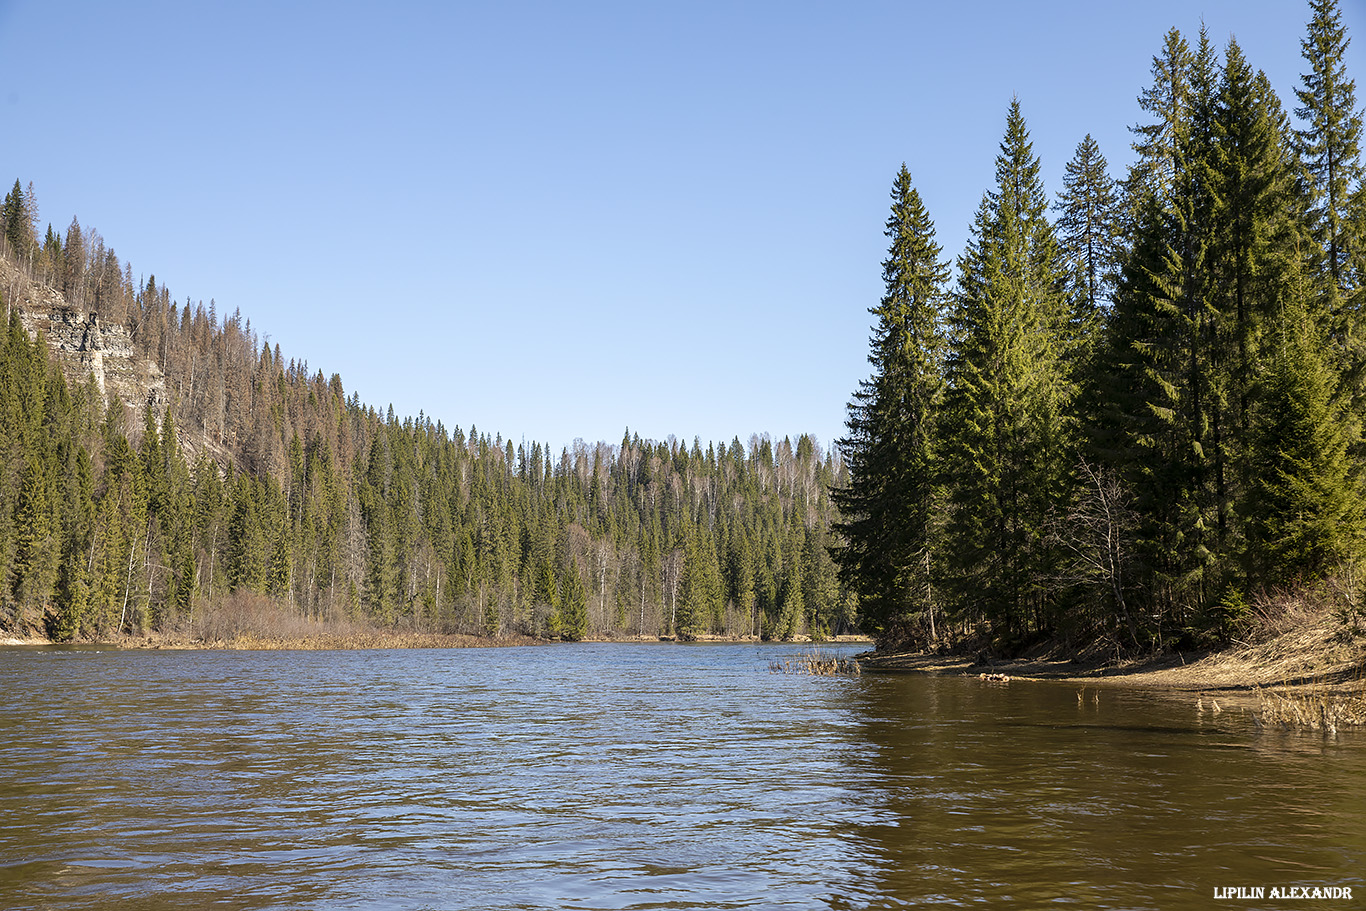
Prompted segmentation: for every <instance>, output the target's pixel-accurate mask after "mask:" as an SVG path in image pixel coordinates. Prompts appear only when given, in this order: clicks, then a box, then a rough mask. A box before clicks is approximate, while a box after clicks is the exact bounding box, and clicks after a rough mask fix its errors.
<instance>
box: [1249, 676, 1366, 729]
mask: <svg viewBox="0 0 1366 911" xmlns="http://www.w3.org/2000/svg"><path fill="white" fill-rule="evenodd" d="M1256 693H1257V701H1258V702H1259V703H1260V708H1259V709H1258V710H1257V711H1256V712H1254V713H1253V714H1252V718H1253V720H1254V721H1255V722H1256V723H1257V725H1258V726H1259V727H1268V726H1272V725H1277V726H1280V727H1288V728H1306V729H1308V730H1311V731H1323V732H1324V733H1326V734H1336V733H1337V732H1338V729H1339V728H1347V727H1360V726H1362V725H1366V686H1364V685H1363V682H1362V681H1360V680H1358V681H1357V682H1356V684H1355V686H1353V687H1350V688H1346V689H1328V688H1325V687H1317V686H1315V687H1309V688H1305V689H1298V690H1296V689H1290V690H1264V689H1262V688H1261V687H1258V688H1257V689H1256Z"/></svg>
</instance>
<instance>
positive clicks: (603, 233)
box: [0, 0, 1366, 450]
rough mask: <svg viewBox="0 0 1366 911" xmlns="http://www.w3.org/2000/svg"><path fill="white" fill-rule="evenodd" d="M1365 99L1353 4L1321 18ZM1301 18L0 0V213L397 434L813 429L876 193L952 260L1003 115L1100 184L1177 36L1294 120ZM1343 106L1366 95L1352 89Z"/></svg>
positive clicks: (1243, 7) (1241, 1) (865, 258)
mask: <svg viewBox="0 0 1366 911" xmlns="http://www.w3.org/2000/svg"><path fill="white" fill-rule="evenodd" d="M1344 13H1345V18H1346V22H1347V25H1348V28H1349V33H1350V34H1351V35H1353V36H1355V38H1356V41H1355V42H1354V43H1353V46H1352V49H1351V53H1350V56H1349V64H1348V65H1349V69H1350V72H1351V73H1352V75H1353V76H1355V77H1356V78H1357V79H1359V80H1362V79H1366V66H1363V54H1366V44H1363V42H1366V4H1364V3H1363V0H1345V2H1344ZM1308 17H1309V13H1308V6H1307V3H1303V2H1264V0H1236V2H1235V0H1230V2H1223V0H1220V2H1203V3H1201V2H1198V0H1197V2H1168V0H1160V2H1147V3H1095V2H1058V3H1021V2H1017V0H1012V2H992V3H957V4H955V3H911V2H887V3H843V4H835V3H802V2H763V3H759V2H753V3H730V2H726V3H710V2H690V3H641V2H623V3H616V4H609V3H591V2H583V3H518V2H507V3H486V4H471V3H414V2H404V0H397V2H391V3H388V4H384V5H383V6H382V7H381V5H380V4H371V3H365V4H361V3H349V2H328V3H321V2H318V3H263V2H255V0H246V2H233V3H181V2H165V3H152V2H140V0H128V2H120V3H89V2H83V0H78V2H68V3H51V2H40V0H0V48H3V60H4V63H3V66H0V104H3V112H4V113H3V117H4V121H3V122H4V125H5V129H4V131H3V139H0V182H3V183H4V184H5V186H9V185H10V184H12V182H13V180H14V178H16V177H18V178H20V179H21V180H22V181H23V182H24V183H28V182H29V181H32V182H33V183H34V186H35V189H36V191H37V197H38V203H39V206H40V214H41V219H42V222H43V226H44V227H45V226H46V223H48V222H51V223H52V224H53V225H54V226H55V227H56V228H58V229H60V230H65V228H66V226H67V225H68V224H70V222H71V219H72V217H73V216H78V217H79V218H80V221H81V224H82V225H83V226H85V227H94V228H96V229H97V230H99V232H100V233H101V234H102V235H103V237H104V239H105V243H106V244H107V245H108V246H110V247H112V248H113V249H114V250H115V251H116V252H117V253H118V254H119V256H120V257H121V258H122V259H123V260H124V261H126V262H131V263H132V266H133V271H134V275H135V277H142V276H145V275H147V274H148V273H155V274H156V277H157V279H158V281H159V282H164V283H166V284H167V285H169V287H170V289H171V292H172V294H173V295H174V296H175V297H176V299H177V300H178V301H179V302H181V303H183V302H184V301H185V300H186V298H190V299H192V300H194V301H200V300H202V301H204V302H205V303H206V304H207V303H208V301H209V300H210V299H211V298H213V299H215V300H216V302H217V307H218V313H219V314H220V315H224V314H228V313H231V312H232V311H233V310H234V309H236V308H240V309H241V311H242V314H243V315H244V316H246V317H248V318H250V320H251V324H252V327H253V329H255V330H257V331H258V332H259V333H261V334H262V335H268V336H269V337H270V339H271V341H272V342H276V343H279V344H280V345H281V347H282V349H283V351H284V353H285V356H286V357H296V358H300V359H305V360H307V361H308V363H309V367H310V369H312V370H315V371H316V370H318V369H321V370H322V371H323V372H324V373H325V374H327V375H329V376H330V375H331V374H332V373H340V374H341V375H342V378H343V380H344V382H345V383H346V387H347V389H348V391H357V392H359V394H360V396H361V399H362V400H363V401H365V402H367V403H370V404H373V405H375V406H377V407H379V408H385V407H387V406H388V405H389V404H392V405H393V406H394V408H395V410H396V411H397V412H398V413H399V414H400V415H416V414H417V413H418V411H419V410H422V411H425V412H426V414H428V415H429V416H431V417H432V418H434V419H439V420H442V421H444V422H445V423H446V425H447V426H448V427H449V426H454V425H460V426H461V427H463V428H464V429H465V430H467V431H468V430H469V428H470V425H471V424H475V425H477V426H478V428H479V429H480V430H481V431H487V432H489V433H490V434H492V433H493V432H495V431H496V432H499V433H501V434H503V435H504V436H505V437H510V438H512V439H514V440H522V439H526V440H527V441H528V442H529V441H531V440H540V441H543V442H549V443H550V444H551V445H552V446H553V447H554V448H555V449H556V450H558V449H559V447H560V446H562V445H566V444H568V443H570V442H571V441H572V440H573V439H574V438H576V437H581V438H583V439H585V440H588V441H590V442H591V441H594V440H598V439H605V440H607V441H609V442H616V441H618V440H620V438H621V434H622V431H623V429H625V428H626V427H628V426H629V427H630V429H631V430H632V431H633V432H637V433H639V434H641V435H642V436H644V437H647V438H652V439H663V438H664V437H666V436H668V435H669V434H675V435H677V436H678V437H680V438H683V439H685V440H691V439H692V438H693V437H694V436H700V437H701V438H702V440H703V441H704V444H705V442H706V441H710V440H722V441H727V440H730V439H731V438H732V437H735V436H738V437H740V439H741V440H742V441H744V440H748V438H749V436H750V434H751V433H756V432H758V433H770V434H772V435H774V436H775V437H777V438H781V437H783V436H787V435H792V436H793V437H794V438H795V436H796V435H797V434H800V433H803V432H810V433H814V434H815V435H816V436H817V437H818V438H819V439H820V441H821V443H822V444H823V445H826V446H828V445H829V444H830V441H831V440H832V439H833V438H835V437H836V436H838V435H839V434H840V433H841V432H842V430H843V421H844V416H845V411H844V408H845V403H846V402H847V401H848V399H849V396H850V393H851V392H852V391H853V390H854V388H855V387H856V386H857V384H858V382H859V380H860V379H861V378H864V377H865V376H866V375H867V371H868V365H867V362H866V355H867V342H868V332H869V328H870V318H869V316H868V313H867V308H868V307H870V306H872V305H874V304H875V303H876V301H877V299H878V297H879V295H880V293H881V275H880V266H879V263H880V262H881V260H882V258H883V255H884V253H885V250H886V238H884V236H883V234H882V231H883V223H884V221H885V220H886V215H887V208H888V203H889V198H888V193H889V191H890V189H891V184H892V178H893V176H894V174H895V172H896V170H897V168H898V167H899V166H900V164H901V163H902V162H903V161H904V162H906V163H907V165H908V166H909V167H910V169H911V173H912V176H913V178H914V181H915V184H916V186H917V188H918V189H919V190H920V192H921V194H922V196H923V197H924V199H925V202H926V205H927V206H928V207H929V210H930V213H931V216H932V217H933V218H934V220H935V223H936V226H937V229H938V235H939V239H940V241H941V243H942V244H943V246H944V248H945V252H946V254H947V255H949V256H953V257H956V256H957V255H958V253H960V252H961V250H962V247H963V244H964V242H965V240H966V238H967V229H968V225H969V223H970V221H971V218H972V215H973V212H974V211H975V209H976V207H977V204H978V202H979V201H980V199H981V196H982V193H983V192H984V191H985V190H986V189H988V188H989V186H990V184H991V181H992V179H993V158H994V156H995V154H996V152H997V144H998V143H999V141H1000V138H1001V134H1002V132H1003V129H1004V125H1005V115H1006V108H1007V106H1008V104H1009V102H1010V99H1011V97H1012V96H1018V97H1019V99H1020V102H1021V105H1022V110H1023V112H1024V115H1025V117H1026V120H1027V122H1028V124H1029V127H1030V130H1031V133H1032V136H1033V139H1034V144H1035V150H1036V152H1037V153H1038V154H1039V155H1040V157H1041V158H1042V160H1043V165H1044V176H1045V180H1046V182H1047V187H1048V190H1049V192H1050V193H1055V192H1056V191H1057V189H1058V188H1059V186H1060V182H1061V175H1062V171H1063V167H1064V165H1065V164H1066V161H1067V160H1068V158H1070V157H1071V155H1072V152H1073V150H1074V149H1075V148H1076V145H1077V143H1078V142H1079V141H1080V140H1081V138H1082V137H1083V136H1084V135H1085V134H1086V133H1087V132H1090V133H1092V134H1093V135H1094V136H1095V137H1096V139H1097V140H1098V141H1099V143H1100V145H1101V149H1102V151H1103V152H1104V154H1105V155H1106V156H1107V158H1108V159H1109V161H1110V164H1111V171H1112V173H1113V174H1115V175H1116V176H1120V175H1121V174H1122V172H1123V168H1124V166H1125V165H1126V164H1127V163H1128V162H1129V160H1130V157H1131V153H1130V149H1129V142H1130V138H1131V137H1130V133H1129V130H1128V127H1129V126H1131V125H1132V124H1134V123H1136V122H1138V121H1139V120H1140V112H1139V110H1138V107H1137V105H1136V103H1135V98H1136V96H1137V95H1138V93H1139V92H1140V91H1141V90H1142V89H1143V88H1144V87H1145V86H1146V85H1148V84H1149V81H1150V78H1149V77H1150V73H1149V71H1150V67H1151V63H1152V57H1153V55H1154V54H1155V53H1157V52H1158V51H1159V49H1160V48H1161V44H1162V38H1163V35H1164V34H1165V32H1166V30H1167V29H1168V28H1169V27H1171V26H1176V27H1178V28H1180V29H1181V30H1182V31H1183V32H1184V33H1186V34H1187V36H1188V37H1190V38H1192V39H1193V38H1194V36H1195V35H1196V34H1197V32H1198V30H1199V28H1200V23H1201V21H1202V18H1203V21H1204V22H1205V24H1206V25H1207V26H1208V28H1209V32H1210V34H1211V36H1212V38H1213V39H1214V41H1215V43H1216V45H1217V46H1219V47H1221V48H1222V47H1223V45H1224V44H1225V43H1226V41H1227V39H1228V37H1229V35H1230V34H1234V35H1236V36H1237V38H1238V41H1239V43H1240V44H1241V45H1242V47H1243V50H1244V52H1245V54H1246V56H1247V57H1248V59H1249V61H1250V62H1251V63H1252V65H1253V66H1254V67H1259V68H1261V69H1264V70H1265V71H1266V72H1267V75H1268V76H1269V77H1270V78H1271V80H1272V83H1273V84H1274V85H1275V87H1276V89H1277V91H1278V92H1279V93H1280V95H1281V98H1282V100H1283V102H1284V103H1285V105H1286V107H1287V108H1288V109H1293V107H1294V106H1295V103H1296V102H1295V99H1294V95H1293V90H1294V89H1295V88H1296V87H1297V86H1298V85H1299V75H1300V73H1301V72H1303V71H1304V69H1305V65H1304V62H1303V60H1302V58H1301V56H1300V46H1299V42H1300V39H1301V37H1302V36H1303V34H1304V26H1305V22H1306V21H1307V20H1308ZM1358 98H1359V99H1363V98H1366V83H1363V85H1362V86H1360V87H1359V94H1358Z"/></svg>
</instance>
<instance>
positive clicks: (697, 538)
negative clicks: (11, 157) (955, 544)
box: [0, 181, 853, 639]
mask: <svg viewBox="0 0 1366 911" xmlns="http://www.w3.org/2000/svg"><path fill="white" fill-rule="evenodd" d="M36 213H37V206H36V201H35V195H34V189H33V187H32V185H31V184H30V185H28V186H27V187H25V186H23V185H22V183H21V182H20V181H16V182H15V184H14V187H13V189H12V190H11V191H10V192H9V194H8V195H7V196H6V198H5V203H4V208H3V210H2V211H0V228H2V229H3V244H0V294H3V296H4V301H5V307H4V310H3V312H4V314H5V317H6V319H7V324H6V327H5V335H4V339H3V346H0V347H2V351H3V354H2V355H0V471H3V473H4V476H3V478H0V628H5V629H8V630H10V631H13V632H16V633H32V632H34V631H43V632H46V633H47V634H48V635H50V636H52V637H53V638H57V639H70V638H76V637H86V638H101V637H110V636H115V635H119V634H142V633H145V632H147V631H150V630H162V631H166V632H169V633H171V634H175V635H183V636H187V637H193V636H195V635H196V633H197V630H198V626H199V625H200V624H203V623H204V621H205V620H206V618H212V616H213V614H214V612H215V611H216V610H217V609H218V608H219V606H220V605H221V604H222V603H223V602H224V601H225V600H226V599H233V598H242V597H243V596H251V597H255V598H257V599H258V600H259V599H260V598H270V599H272V600H273V601H274V602H275V603H277V604H278V605H281V606H282V607H283V608H285V610H286V611H287V612H289V613H292V614H296V615H298V616H301V617H308V618H314V619H320V620H323V621H342V620H365V621H370V622H372V623H374V624H376V625H379V626H382V627H398V628H403V629H419V630H433V631H449V632H464V633H479V634H487V635H499V634H506V633H514V632H516V633H525V634H531V635H560V636H563V637H565V638H571V639H577V638H584V637H589V636H594V637H596V636H617V635H626V636H630V635H646V636H657V635H678V636H680V637H685V638H686V637H689V636H693V635H699V634H707V633H718V634H727V635H751V634H752V635H763V636H768V637H787V636H794V635H799V634H807V633H809V634H813V635H816V636H820V635H823V634H830V633H838V632H844V631H847V630H848V629H849V627H850V624H851V620H852V613H853V609H852V604H851V601H850V599H849V598H848V597H847V596H846V595H845V594H844V593H843V592H842V590H841V589H840V587H839V585H838V583H837V581H836V578H835V570H834V565H833V563H832V561H831V559H830V557H829V555H828V553H827V546H828V543H829V534H830V532H829V528H830V523H831V516H832V507H831V504H830V498H829V489H830V487H831V485H832V483H839V478H838V475H839V474H840V472H841V471H842V469H841V467H840V465H839V463H838V460H836V459H835V458H833V457H832V455H831V454H828V453H822V451H821V449H820V447H819V445H818V444H817V443H816V442H815V441H814V440H812V439H811V438H809V437H806V436H803V437H800V438H798V439H797V440H796V441H795V443H794V442H792V441H790V440H789V439H784V440H782V441H778V442H774V441H772V440H770V439H769V438H767V437H758V436H752V437H750V439H749V440H748V441H747V445H742V444H741V442H740V441H739V439H738V438H737V439H734V440H732V441H731V442H730V443H729V444H725V443H721V444H711V445H708V446H706V447H705V448H704V447H703V446H702V444H701V442H700V441H698V440H696V439H694V440H693V442H692V444H691V445H689V444H687V443H686V442H680V441H677V440H675V439H674V438H672V437H671V438H670V439H669V440H668V441H666V442H655V441H648V440H642V439H640V438H639V437H638V436H634V435H630V434H629V432H628V434H627V435H625V436H623V438H622V440H621V442H620V444H618V445H609V444H607V443H598V444H596V445H582V444H578V443H576V444H575V446H574V447H573V449H572V450H563V451H561V452H559V453H552V452H550V451H548V448H547V447H545V446H543V445H541V444H539V443H533V444H531V445H530V447H529V448H528V447H527V446H525V445H519V446H514V445H513V443H512V441H511V440H507V441H505V440H503V439H502V438H501V437H500V436H497V435H495V436H492V437H491V436H490V435H489V434H488V433H481V432H479V431H478V430H477V429H476V428H473V427H471V428H470V429H469V431H468V433H466V432H464V431H462V430H461V429H460V428H459V427H451V428H447V427H445V426H444V425H443V424H442V423H440V422H433V421H432V420H431V419H430V418H427V417H425V416H423V415H421V414H419V415H418V416H417V417H416V418H414V417H406V418H402V419H400V418H398V417H396V416H395V415H394V414H393V411H392V409H389V412H388V413H380V412H379V411H376V410H375V408H373V407H371V406H367V405H365V404H362V403H361V402H360V401H359V399H358V397H357V396H355V395H352V396H350V397H348V396H347V395H346V394H345V392H344V387H343V384H342V380H341V378H340V377H339V376H337V375H335V374H334V375H332V376H331V377H330V378H325V377H324V376H323V374H322V372H321V371H316V372H314V371H310V369H309V367H308V365H307V363H306V362H304V361H301V360H296V359H290V360H285V358H284V356H283V353H282V352H281V351H280V349H279V346H278V345H277V346H275V347H274V348H273V349H272V348H271V347H269V346H267V345H265V344H262V343H261V342H260V340H259V338H258V337H257V335H256V333H255V332H254V331H253V330H252V328H251V323H250V321H244V320H243V318H242V317H241V315H240V313H236V312H235V313H233V314H232V315H231V316H228V317H226V318H220V317H219V315H218V314H217V313H216V312H215V307H214V304H213V303H212V302H210V304H209V305H208V307H207V308H206V307H205V306H204V305H203V303H202V302H198V303H192V302H191V301H189V300H186V301H185V302H183V303H177V302H176V300H175V299H174V298H173V297H172V296H171V293H170V291H169V290H168V289H167V287H166V286H165V285H164V284H159V283H158V282H157V281H156V279H155V277H152V278H148V279H147V280H146V282H145V283H142V282H141V281H139V282H137V283H135V282H134V281H133V278H132V275H133V272H132V269H131V267H130V266H128V265H127V264H125V263H121V262H120V261H119V259H118V257H117V256H116V255H115V253H114V251H113V250H112V249H109V248H107V247H105V245H104V242H103V239H102V238H101V237H100V235H99V234H98V233H97V232H95V231H91V230H88V229H86V228H83V227H82V226H81V225H80V224H79V223H78V222H77V221H75V220H73V221H72V223H71V225H70V226H69V227H68V228H67V229H66V231H65V232H64V233H63V232H59V231H55V230H54V229H53V228H52V227H51V226H48V227H47V229H46V232H45V233H43V234H41V235H40V232H39V228H38V222H37V218H36Z"/></svg>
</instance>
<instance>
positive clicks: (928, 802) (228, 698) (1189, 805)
mask: <svg viewBox="0 0 1366 911" xmlns="http://www.w3.org/2000/svg"><path fill="white" fill-rule="evenodd" d="M793 651H794V649H793V648H791V647H776V646H774V647H760V646H752V645H713V646H695V647H694V646H668V645H638V646H637V645H579V646H561V647H553V648H533V649H496V650H495V649H488V650H466V651H395V652H321V653H319V652H261V653H222V652H172V653H161V652H119V651H98V650H75V651H62V650H57V649H11V650H3V651H0V687H3V691H4V692H5V693H6V694H7V695H8V698H7V700H6V702H5V704H4V706H3V707H0V896H4V899H3V900H0V904H4V905H5V906H6V907H48V906H53V905H60V906H62V907H89V908H104V907H114V906H124V905H131V906H136V907H146V908H156V907H166V908H171V907H175V908H183V907H202V906H207V905H210V904H213V905H216V906H220V907H225V908H239V907H240V908H248V907H251V908H255V907H282V908H284V907H289V908H299V907H303V908H347V907H354V908H376V907H379V908H689V907H698V908H740V907H755V908H758V907H791V908H862V907H898V906H903V905H905V906H911V905H925V904H931V905H933V904H945V905H953V906H957V905H964V904H972V903H981V904H984V905H988V906H991V907H1012V906H1014V907H1021V908H1025V907H1038V906H1039V905H1041V904H1042V903H1044V902H1062V903H1068V904H1075V905H1078V906H1082V907H1113V908H1149V907H1150V908H1178V907H1205V906H1207V905H1208V904H1209V901H1210V897H1211V895H1212V894H1213V889H1214V888H1216V887H1220V886H1240V885H1267V886H1270V885H1274V884H1308V885H1337V886H1349V885H1351V886H1355V887H1356V888H1357V891H1358V894H1359V895H1360V894H1366V883H1363V881H1362V879H1361V872H1360V871H1362V870H1364V869H1366V804H1364V802H1366V796H1364V795H1366V789H1364V788H1363V785H1364V784H1366V737H1360V738H1353V737H1351V736H1345V735H1344V736H1340V737H1339V738H1337V739H1335V740H1325V739H1324V738H1323V737H1322V736H1321V735H1299V734H1289V733H1258V732H1257V731H1256V730H1255V729H1254V728H1253V727H1252V725H1251V724H1250V722H1249V720H1248V719H1247V717H1246V716H1245V715H1243V714H1241V713H1239V712H1236V711H1228V712H1225V713H1223V714H1222V715H1219V716H1217V717H1213V716H1210V715H1209V714H1207V713H1206V714H1201V713H1199V712H1197V710H1196V707H1195V705H1194V704H1193V702H1192V701H1191V700H1188V699H1186V698H1185V697H1180V698H1174V697H1164V696H1161V695H1154V694H1145V693H1135V692H1126V691H1121V690H1105V691H1103V692H1102V693H1101V694H1100V697H1099V702H1094V701H1092V698H1091V695H1090V694H1089V693H1088V694H1087V697H1086V699H1085V700H1080V701H1079V700H1078V698H1077V694H1076V690H1075V688H1073V687H1068V686H1066V685H1061V684H1053V683H1028V682H1018V681H1017V682H1015V683H1012V684H1010V685H1009V686H997V685H987V684H983V683H982V682H980V681H978V680H976V679H966V678H928V677H911V676H882V675H865V676H864V677H862V678H856V679H845V678H835V679H832V678H812V677H796V676H784V675H775V674H770V673H769V672H768V670H767V669H768V665H769V662H770V660H771V659H773V658H775V657H779V656H781V655H783V654H790V653H791V652H793ZM1244 906H1246V904H1244ZM1336 906H1342V905H1341V903H1339V904H1338V905H1336Z"/></svg>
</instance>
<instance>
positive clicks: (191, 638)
mask: <svg viewBox="0 0 1366 911" xmlns="http://www.w3.org/2000/svg"><path fill="white" fill-rule="evenodd" d="M534 641H536V640H533V639H530V638H527V637H520V636H518V637H510V638H499V639H490V638H487V637H484V636H473V635H467V634H463V633H451V632H443V631H440V630H432V629H425V630H424V629H395V628H384V627H377V626H374V625H372V624H370V623H368V622H366V621H363V620H353V619H347V618H336V619H327V618H317V617H306V616H303V615H301V614H299V613H297V612H295V611H291V610H289V609H288V608H285V607H283V606H281V605H279V604H277V603H276V602H274V601H272V600H271V599H269V598H267V597H265V596H263V595H257V594H252V593H250V592H234V593H233V594H231V595H229V596H228V597H227V598H224V599H223V600H222V601H220V602H219V603H218V604H216V605H213V606H212V607H210V608H207V609H205V610H203V611H202V612H201V613H200V614H199V615H198V616H197V617H196V618H195V619H194V621H193V622H192V623H190V624H188V625H187V626H186V627H185V628H183V629H178V630H172V631H168V632H167V633H166V634H164V635H163V636H162V637H161V638H160V639H151V640H149V641H148V644H150V645H154V646H159V647H168V646H169V647H176V646H187V645H188V646H191V647H195V648H223V649H371V648H461V647H470V646H488V645H514V644H525V643H530V642H534Z"/></svg>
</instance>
